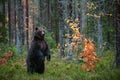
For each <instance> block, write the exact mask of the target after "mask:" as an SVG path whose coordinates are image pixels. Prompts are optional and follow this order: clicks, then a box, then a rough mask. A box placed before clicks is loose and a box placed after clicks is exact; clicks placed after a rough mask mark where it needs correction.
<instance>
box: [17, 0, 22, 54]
mask: <svg viewBox="0 0 120 80" xmlns="http://www.w3.org/2000/svg"><path fill="white" fill-rule="evenodd" d="M17 8H18V13H17V16H18V31H17V49H18V53H22V27H23V24H22V0H17Z"/></svg>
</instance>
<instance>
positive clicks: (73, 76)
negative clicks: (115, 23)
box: [0, 51, 120, 80]
mask: <svg viewBox="0 0 120 80" xmlns="http://www.w3.org/2000/svg"><path fill="white" fill-rule="evenodd" d="M113 62H114V53H113V52H111V51H106V52H104V53H103V54H102V57H101V60H100V61H99V62H97V63H96V68H95V70H94V71H92V72H87V71H84V70H82V69H81V65H82V62H81V63H74V62H67V61H66V60H65V59H60V58H59V57H58V54H55V53H54V54H52V59H51V61H50V62H47V61H46V62H45V64H46V69H45V73H44V74H37V73H34V74H30V73H27V72H26V54H25V53H24V55H23V56H17V55H14V56H12V57H11V58H10V59H9V61H8V62H7V63H5V64H3V65H1V66H0V80H119V79H120V68H115V67H113Z"/></svg>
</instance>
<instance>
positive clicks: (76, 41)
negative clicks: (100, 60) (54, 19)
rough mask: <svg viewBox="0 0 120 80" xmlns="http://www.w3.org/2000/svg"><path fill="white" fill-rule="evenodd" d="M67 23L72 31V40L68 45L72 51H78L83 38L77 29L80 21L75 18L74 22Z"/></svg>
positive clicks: (68, 21)
mask: <svg viewBox="0 0 120 80" xmlns="http://www.w3.org/2000/svg"><path fill="white" fill-rule="evenodd" d="M67 23H68V24H69V26H70V28H71V29H72V30H73V34H72V40H71V43H70V45H71V48H72V49H73V50H76V49H78V46H79V45H80V44H81V42H82V37H83V35H82V34H80V27H79V23H80V21H79V19H78V18H76V19H75V20H74V21H72V20H70V19H68V20H67Z"/></svg>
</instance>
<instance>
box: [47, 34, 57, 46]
mask: <svg viewBox="0 0 120 80" xmlns="http://www.w3.org/2000/svg"><path fill="white" fill-rule="evenodd" d="M45 40H46V42H47V43H48V46H49V47H50V48H56V42H55V39H54V38H53V33H50V32H46V36H45Z"/></svg>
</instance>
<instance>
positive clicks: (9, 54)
mask: <svg viewBox="0 0 120 80" xmlns="http://www.w3.org/2000/svg"><path fill="white" fill-rule="evenodd" d="M12 54H13V52H10V51H9V52H7V53H5V58H1V59H0V65H2V64H4V63H6V62H7V60H8V59H9V58H10V57H11V56H12Z"/></svg>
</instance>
